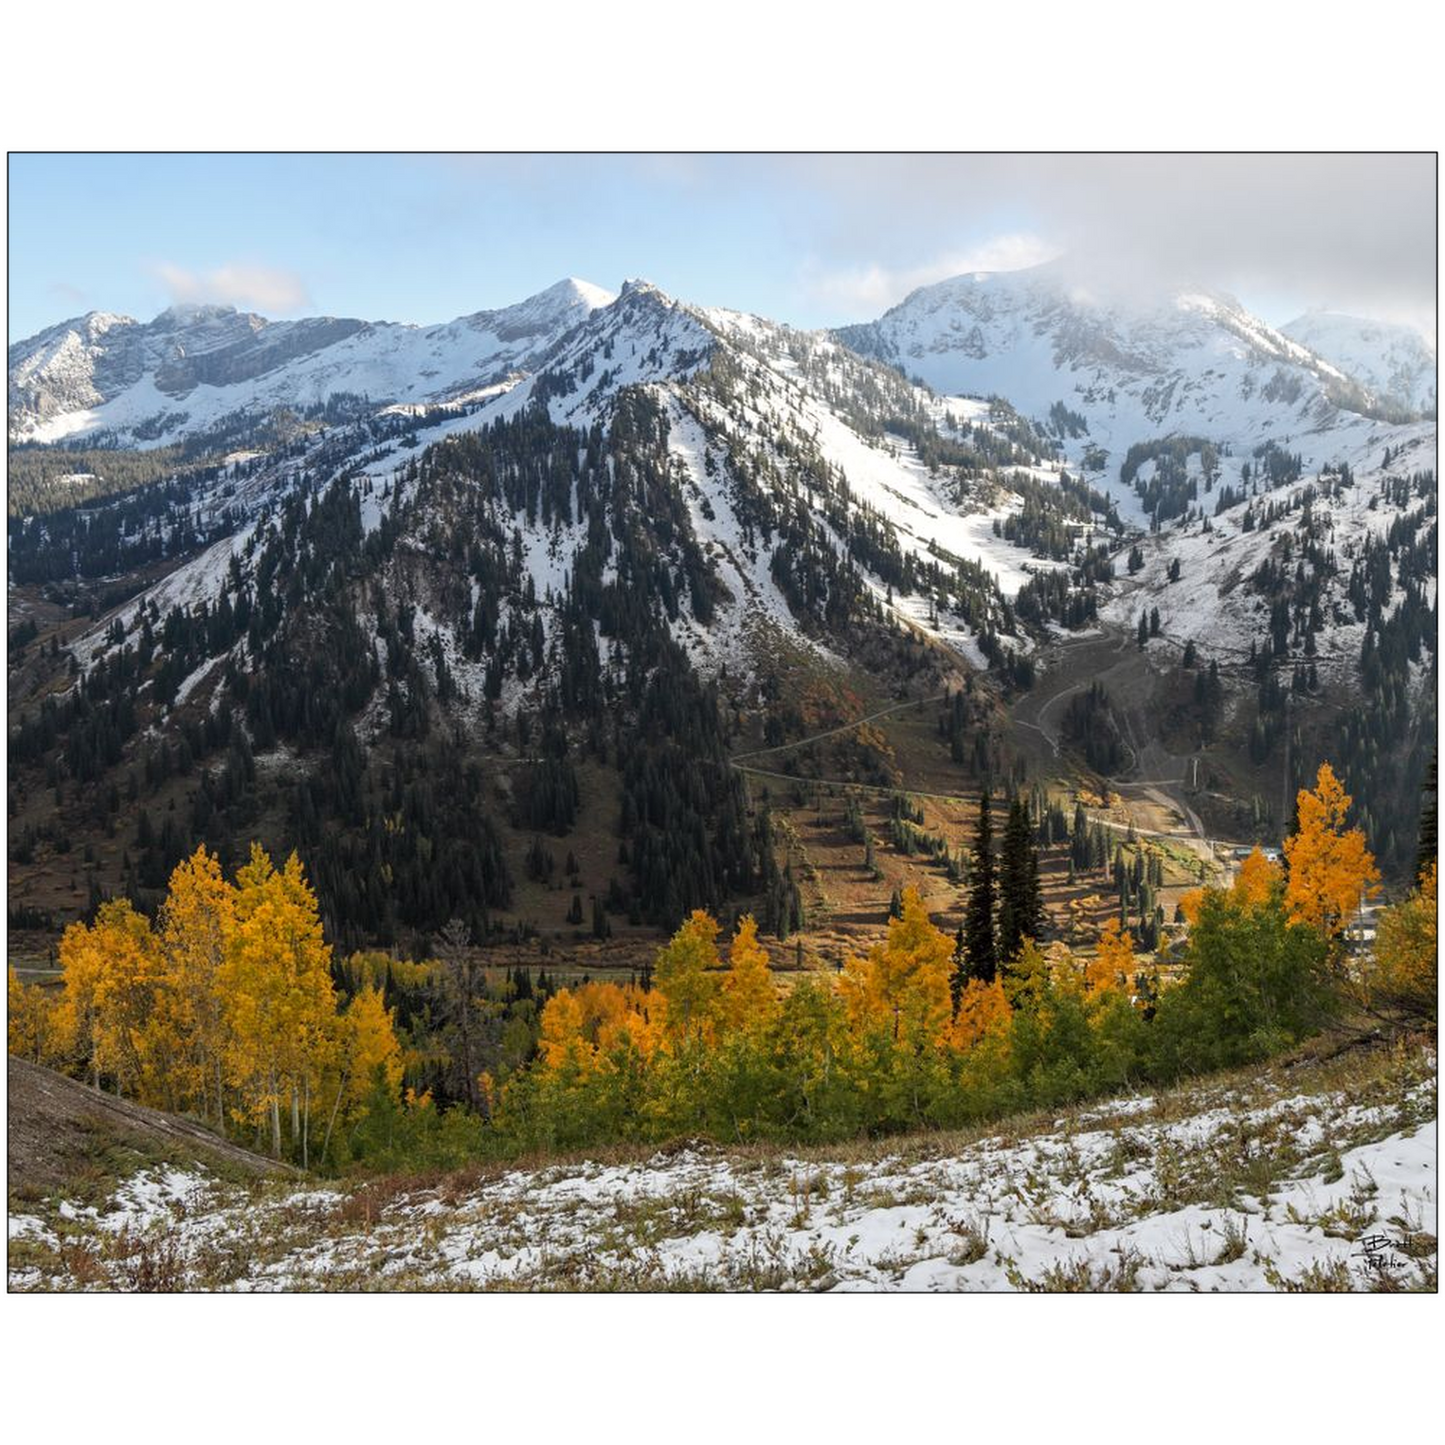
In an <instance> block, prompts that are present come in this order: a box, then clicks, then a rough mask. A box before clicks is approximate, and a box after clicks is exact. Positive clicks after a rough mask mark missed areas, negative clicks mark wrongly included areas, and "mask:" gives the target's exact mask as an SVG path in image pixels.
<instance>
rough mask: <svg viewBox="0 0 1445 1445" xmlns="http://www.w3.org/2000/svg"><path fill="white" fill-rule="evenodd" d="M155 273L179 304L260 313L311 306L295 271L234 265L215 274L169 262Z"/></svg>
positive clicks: (303, 284)
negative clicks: (207, 305) (208, 304)
mask: <svg viewBox="0 0 1445 1445" xmlns="http://www.w3.org/2000/svg"><path fill="white" fill-rule="evenodd" d="M155 273H156V275H157V277H158V278H159V279H160V281H161V282H162V284H163V285H164V286H165V288H166V290H167V291H168V292H169V293H170V297H171V300H172V302H175V303H203V302H209V303H214V304H217V305H221V306H236V307H241V308H243V309H251V308H254V309H255V310H258V311H266V312H272V313H274V312H285V311H298V310H301V309H302V308H303V307H305V306H306V305H308V304H309V301H310V297H309V295H308V293H307V290H306V285H305V283H304V282H303V281H302V279H301V278H300V276H298V275H297V274H296V273H295V272H294V271H288V270H285V269H284V268H282V267H276V266H260V265H253V264H248V263H245V262H233V263H230V264H227V265H224V266H217V267H216V268H215V269H214V270H212V271H192V270H188V269H187V268H186V267H184V266H176V265H173V264H171V263H170V262H167V261H162V262H160V263H159V264H158V265H157V266H156V268H155Z"/></svg>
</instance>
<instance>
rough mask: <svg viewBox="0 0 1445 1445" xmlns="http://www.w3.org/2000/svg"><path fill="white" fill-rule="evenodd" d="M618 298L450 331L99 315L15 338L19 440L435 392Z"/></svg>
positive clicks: (176, 429) (219, 315) (528, 349)
mask: <svg viewBox="0 0 1445 1445" xmlns="http://www.w3.org/2000/svg"><path fill="white" fill-rule="evenodd" d="M612 299H613V298H612V296H611V294H610V293H608V292H605V291H603V290H601V288H599V287H596V286H592V285H590V284H589V283H587V282H584V281H575V280H566V281H560V282H558V283H557V284H556V285H555V286H552V287H549V288H548V289H547V290H546V291H543V292H541V293H539V294H538V295H536V296H533V297H530V298H528V299H527V300H525V301H522V302H520V303H518V304H517V305H515V306H509V307H505V308H503V309H502V310H498V311H481V312H477V313H476V314H475V315H472V316H464V317H461V318H459V319H458V320H455V321H451V322H448V323H446V324H445V325H441V326H427V327H419V326H403V325H397V324H394V323H391V322H376V323H369V322H362V321H354V320H337V319H333V318H313V319H308V320H303V321H277V322H272V321H266V320H265V319H264V318H262V317H259V316H250V315H242V314H240V313H238V312H236V311H234V310H232V309H231V308H229V307H177V308H172V309H171V310H170V311H166V312H163V313H162V314H161V315H160V316H158V317H157V318H156V319H155V320H154V321H152V322H150V323H148V324H142V323H139V322H136V321H132V320H130V319H129V318H126V317H117V316H110V315H103V314H100V313H95V312H92V313H91V314H90V315H88V316H85V317H81V318H79V319H78V320H75V321H67V322H62V323H61V324H60V325H59V326H56V327H52V328H51V329H50V330H48V331H45V332H42V333H41V334H40V335H39V336H36V337H32V338H30V339H29V340H27V341H22V342H17V343H16V344H15V345H14V346H12V347H10V349H9V355H8V369H9V401H10V418H9V427H10V432H9V434H10V437H11V439H12V440H32V441H41V442H45V441H57V440H59V439H61V438H63V437H72V438H73V437H79V436H83V435H85V434H87V433H91V432H97V431H105V430H111V431H115V432H119V433H122V434H124V433H126V432H127V431H130V430H132V429H134V428H136V427H137V426H141V425H142V424H143V423H147V422H151V423H152V425H151V426H149V427H145V428H144V431H145V432H146V433H148V434H147V435H143V436H141V437H139V438H133V440H136V441H138V442H139V443H140V444H142V445H158V444H161V443H163V442H166V441H171V440H174V439H176V438H177V437H178V436H181V435H185V434H188V433H191V432H194V431H197V430H200V429H203V428H204V427H206V426H208V425H210V424H212V423H214V422H216V421H218V420H219V419H220V418H222V417H224V416H227V415H229V414H231V413H233V412H237V411H259V410H265V409H269V408H271V407H275V406H293V407H294V406H304V405H307V404H310V403H315V402H323V401H325V400H326V399H327V398H328V397H330V396H333V395H335V394H336V393H338V392H350V393H354V394H356V395H358V396H365V397H368V398H370V399H371V400H373V401H378V402H403V403H404V402H417V401H435V400H443V399H447V398H450V397H452V396H454V395H456V394H457V393H459V392H462V391H465V390H467V389H469V388H476V387H484V386H486V385H488V384H490V383H493V382H496V381H499V380H501V379H503V378H504V377H506V376H508V375H510V374H512V373H515V372H520V371H526V370H529V369H530V368H531V367H533V366H534V365H535V364H536V363H537V361H538V360H539V358H540V357H541V356H542V355H543V354H545V352H546V351H547V350H548V349H549V348H550V347H551V346H552V345H553V344H554V343H555V342H556V341H557V340H559V339H560V338H561V337H562V336H564V335H565V334H566V333H567V332H568V331H570V330H571V329H572V328H573V327H574V326H576V325H577V324H578V322H580V321H581V320H583V319H584V318H585V317H586V316H587V315H588V314H589V313H590V312H591V311H592V310H594V309H596V308H597V307H599V306H605V305H607V304H609V303H610V302H611V301H612Z"/></svg>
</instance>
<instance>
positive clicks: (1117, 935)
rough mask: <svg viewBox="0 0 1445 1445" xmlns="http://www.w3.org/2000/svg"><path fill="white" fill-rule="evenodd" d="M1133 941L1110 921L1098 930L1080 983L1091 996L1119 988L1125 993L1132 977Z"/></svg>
mask: <svg viewBox="0 0 1445 1445" xmlns="http://www.w3.org/2000/svg"><path fill="white" fill-rule="evenodd" d="M1134 963H1135V961H1134V938H1133V935H1132V934H1130V933H1129V932H1128V931H1127V930H1126V929H1121V928H1120V926H1119V920H1118V919H1117V918H1111V919H1110V920H1109V921H1108V922H1107V923H1106V924H1105V925H1104V926H1103V928H1102V929H1100V930H1099V941H1098V944H1097V945H1096V948H1095V952H1094V957H1093V959H1092V960H1091V961H1090V962H1089V964H1088V965H1087V966H1086V968H1085V970H1084V984H1085V987H1086V988H1087V989H1088V992H1089V993H1091V994H1096V993H1102V992H1104V990H1106V989H1111V988H1122V989H1124V990H1125V991H1126V992H1127V990H1128V988H1129V980H1130V979H1131V978H1132V977H1133V975H1134Z"/></svg>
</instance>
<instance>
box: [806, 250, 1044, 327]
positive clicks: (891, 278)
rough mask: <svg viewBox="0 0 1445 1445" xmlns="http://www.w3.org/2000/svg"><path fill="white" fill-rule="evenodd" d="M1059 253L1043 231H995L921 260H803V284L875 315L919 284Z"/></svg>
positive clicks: (835, 303)
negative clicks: (827, 262) (828, 263)
mask: <svg viewBox="0 0 1445 1445" xmlns="http://www.w3.org/2000/svg"><path fill="white" fill-rule="evenodd" d="M1058 254H1059V248H1058V247H1057V246H1054V245H1051V244H1050V243H1049V242H1048V241H1045V240H1044V239H1043V238H1042V237H1039V236H1030V235H1008V236H995V237H993V238H992V239H990V240H987V241H984V242H982V243H981V244H980V245H977V246H973V247H970V248H969V249H968V250H966V251H950V252H947V253H946V254H944V255H940V256H936V257H934V258H933V259H932V260H930V261H925V262H923V263H922V264H920V265H902V266H884V265H880V264H879V263H878V262H876V261H875V262H870V263H867V264H863V265H851V266H848V265H845V266H841V267H827V266H823V265H820V264H819V263H818V262H817V261H816V260H813V261H809V262H807V263H805V265H804V268H803V276H804V285H805V286H806V287H807V288H808V290H809V292H810V293H811V295H812V296H813V298H814V299H815V300H817V301H818V302H819V304H821V305H824V306H829V307H835V308H839V309H840V310H842V311H845V312H857V313H860V314H864V313H866V314H868V315H876V314H878V313H879V312H882V311H886V310H887V309H888V307H890V306H892V305H894V304H896V303H897V302H898V301H901V300H902V299H903V297H905V296H906V295H908V293H909V292H910V291H913V290H916V289H917V288H918V287H919V286H928V285H931V284H932V283H933V282H935V281H944V280H947V279H948V278H949V277H950V276H962V275H965V274H967V273H968V272H970V271H1017V270H1020V269H1022V268H1023V267H1025V266H1037V265H1040V264H1041V263H1042V262H1044V261H1050V260H1052V259H1053V258H1054V257H1056V256H1057V255H1058Z"/></svg>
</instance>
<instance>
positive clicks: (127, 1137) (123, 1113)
mask: <svg viewBox="0 0 1445 1445" xmlns="http://www.w3.org/2000/svg"><path fill="white" fill-rule="evenodd" d="M6 1087H7V1090H8V1101H7V1108H6V1125H7V1129H6V1133H7V1156H8V1162H9V1193H10V1197H11V1199H12V1200H13V1199H37V1198H40V1197H42V1196H44V1195H46V1194H48V1193H52V1192H54V1191H56V1190H59V1189H74V1188H75V1187H77V1185H79V1186H81V1187H82V1188H83V1187H84V1185H85V1184H86V1183H87V1182H93V1183H102V1182H103V1181H104V1180H105V1178H106V1177H118V1176H121V1175H124V1174H126V1173H129V1172H130V1171H131V1170H133V1169H135V1168H138V1167H140V1166H141V1165H144V1164H155V1163H161V1162H168V1163H181V1162H184V1163H194V1164H204V1165H206V1166H208V1167H209V1168H211V1169H212V1170H214V1171H215V1172H218V1173H221V1174H225V1175H228V1176H235V1175H237V1174H239V1175H242V1176H261V1175H266V1174H276V1175H289V1174H291V1173H293V1172H294V1171H292V1170H291V1169H289V1168H288V1167H287V1166H286V1165H284V1164H277V1163H275V1162H274V1161H272V1160H270V1159H263V1158H262V1157H261V1156H260V1155H259V1154H252V1153H251V1152H250V1151H249V1150H248V1149H242V1148H240V1147H239V1146H238V1145H235V1144H231V1143H228V1142H227V1141H226V1140H224V1139H221V1138H219V1137H218V1136H217V1135H215V1134H213V1133H211V1131H210V1130H209V1129H205V1128H202V1127H201V1126H200V1125H199V1124H193V1123H191V1122H190V1121H189V1120H186V1119H180V1118H177V1117H176V1116H175V1115H173V1114H162V1113H160V1112H159V1111H158V1110H155V1109H146V1108H142V1107H141V1106H140V1105H139V1104H131V1103H128V1102H127V1101H126V1100H124V1099H117V1098H115V1097H114V1096H113V1095H110V1094H102V1093H98V1092H97V1091H96V1090H94V1089H90V1088H87V1087H86V1086H85V1085H84V1084H79V1083H77V1082H76V1081H75V1080H74V1079H67V1078H66V1077H65V1076H64V1075H63V1074H57V1073H55V1072H54V1071H53V1070H51V1069H42V1068H37V1067H36V1066H35V1065H34V1064H27V1063H25V1062H24V1061H23V1060H21V1059H15V1058H12V1059H10V1060H8V1067H7V1070H6Z"/></svg>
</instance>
